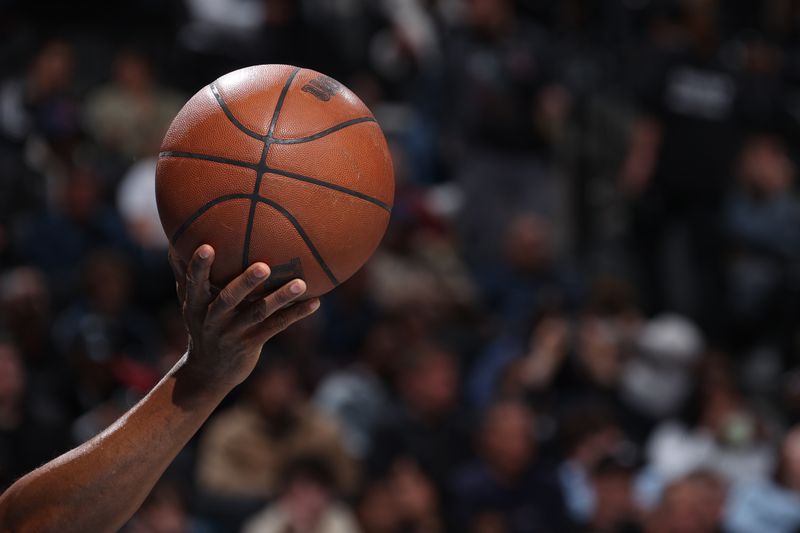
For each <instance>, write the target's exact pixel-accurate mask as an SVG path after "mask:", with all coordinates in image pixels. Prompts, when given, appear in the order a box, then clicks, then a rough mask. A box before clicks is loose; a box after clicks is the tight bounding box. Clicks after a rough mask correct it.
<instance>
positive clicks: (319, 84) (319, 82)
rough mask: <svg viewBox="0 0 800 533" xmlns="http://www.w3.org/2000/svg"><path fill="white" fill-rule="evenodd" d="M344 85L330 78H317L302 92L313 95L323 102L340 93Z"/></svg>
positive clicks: (306, 85)
mask: <svg viewBox="0 0 800 533" xmlns="http://www.w3.org/2000/svg"><path fill="white" fill-rule="evenodd" d="M341 88H342V85H341V84H340V83H339V82H337V81H336V80H334V79H332V78H329V77H328V76H317V77H316V78H314V79H313V80H311V81H309V82H308V83H306V84H305V85H303V88H302V91H303V92H305V93H309V94H312V95H314V96H316V97H317V98H318V99H320V100H322V101H323V102H327V101H328V100H330V99H331V96H333V95H334V94H336V93H338V92H339V91H340V90H341Z"/></svg>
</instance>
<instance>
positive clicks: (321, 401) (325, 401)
mask: <svg viewBox="0 0 800 533" xmlns="http://www.w3.org/2000/svg"><path fill="white" fill-rule="evenodd" d="M366 335H367V337H366V339H365V341H364V346H363V347H362V349H361V353H360V357H359V359H358V360H357V361H356V362H355V363H354V364H353V365H352V366H351V367H349V368H345V369H342V370H339V371H335V372H332V373H331V374H329V375H328V376H327V377H326V378H325V379H324V380H323V381H322V382H321V383H320V384H319V385H318V387H317V391H316V393H315V395H314V403H315V405H316V406H317V408H318V409H319V410H320V411H321V412H323V413H325V414H327V415H329V416H331V417H332V418H334V419H335V420H336V421H337V422H338V423H339V425H340V426H341V428H342V438H343V439H344V443H345V445H346V446H347V449H348V451H349V452H350V454H351V455H352V456H353V457H356V458H358V459H364V458H366V457H367V456H368V455H369V453H370V452H371V451H372V437H373V436H374V433H375V430H376V429H377V427H378V426H379V424H381V423H382V419H383V417H384V416H385V415H386V413H387V411H388V409H389V408H390V405H391V404H390V400H389V391H388V387H387V385H388V384H389V383H390V382H391V378H392V377H393V376H392V370H393V369H394V368H395V366H396V360H397V357H399V352H400V346H401V344H402V342H403V339H402V330H401V326H400V324H399V321H398V320H396V319H394V320H392V319H386V320H383V321H380V322H378V323H377V324H376V325H375V326H374V327H373V328H371V329H370V330H369V332H368V333H367V334H366Z"/></svg>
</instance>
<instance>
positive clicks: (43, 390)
mask: <svg viewBox="0 0 800 533" xmlns="http://www.w3.org/2000/svg"><path fill="white" fill-rule="evenodd" d="M53 303H54V302H53V301H52V295H51V293H50V287H49V286H48V284H47V279H46V278H45V277H44V275H43V274H42V273H41V272H40V271H39V270H37V269H36V268H33V267H27V266H20V267H17V268H15V269H13V270H8V271H7V272H6V273H5V274H3V275H2V276H0V323H1V324H2V325H0V327H4V328H6V329H7V331H8V335H9V338H10V339H11V340H13V341H14V343H15V345H16V346H17V348H18V349H19V353H20V355H21V357H22V360H23V363H24V366H25V368H26V373H27V380H26V381H27V389H28V392H29V394H28V397H27V402H28V406H29V408H30V409H31V410H32V411H33V412H35V413H36V414H37V416H40V417H44V418H45V419H47V420H49V421H51V422H59V423H62V424H65V423H67V422H68V421H69V420H70V419H71V418H72V417H74V416H75V415H76V414H78V405H77V401H76V398H75V394H74V392H75V389H74V384H73V383H71V382H70V375H69V370H70V369H69V365H68V364H67V362H66V361H65V360H64V358H62V357H60V355H61V354H59V353H58V351H57V349H56V346H55V344H54V342H53V335H52V331H51V327H52V323H53V314H54V313H53Z"/></svg>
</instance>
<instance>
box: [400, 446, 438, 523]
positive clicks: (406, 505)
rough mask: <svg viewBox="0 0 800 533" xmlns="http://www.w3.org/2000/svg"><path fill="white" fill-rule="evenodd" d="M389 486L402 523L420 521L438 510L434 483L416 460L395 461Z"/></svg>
mask: <svg viewBox="0 0 800 533" xmlns="http://www.w3.org/2000/svg"><path fill="white" fill-rule="evenodd" d="M389 486H390V490H391V493H392V496H393V500H394V505H395V507H396V509H397V512H398V514H399V515H400V522H401V523H406V524H407V523H411V524H413V523H418V522H419V521H420V520H422V519H424V517H426V516H430V515H431V514H435V513H436V512H437V509H438V500H437V496H436V490H435V489H434V486H433V483H432V482H431V480H430V479H429V478H428V477H427V476H426V475H425V474H424V473H423V472H422V469H420V467H419V466H418V465H417V464H416V463H415V462H414V461H412V460H407V459H400V460H398V461H397V462H395V464H394V465H393V466H392V471H391V477H390V480H389Z"/></svg>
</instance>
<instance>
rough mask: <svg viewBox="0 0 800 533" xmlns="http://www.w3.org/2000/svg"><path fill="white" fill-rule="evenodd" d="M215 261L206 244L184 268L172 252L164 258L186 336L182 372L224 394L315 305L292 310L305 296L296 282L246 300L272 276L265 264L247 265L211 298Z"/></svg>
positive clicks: (312, 301) (306, 303)
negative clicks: (267, 344)
mask: <svg viewBox="0 0 800 533" xmlns="http://www.w3.org/2000/svg"><path fill="white" fill-rule="evenodd" d="M214 257H215V256H214V249H213V248H212V247H211V246H209V245H207V244H204V245H202V246H200V247H199V248H198V249H197V250H195V252H194V255H193V256H192V259H191V261H190V262H189V265H188V266H187V265H185V264H184V263H183V261H181V259H180V258H179V257H178V256H177V255H176V254H175V253H174V251H173V250H170V254H169V258H170V264H171V265H172V267H173V270H174V271H175V278H176V280H177V287H178V298H179V299H180V302H181V305H182V309H183V319H184V322H185V323H186V327H187V329H188V331H189V352H188V358H187V363H186V365H185V367H184V368H185V369H186V370H190V371H191V372H192V374H193V375H194V376H196V377H197V378H198V380H199V382H200V383H202V384H203V386H204V387H205V386H209V385H212V386H213V385H219V386H220V387H223V389H222V390H224V391H225V392H227V390H228V389H230V388H233V387H235V386H236V385H238V384H239V383H241V382H242V381H244V379H245V378H246V377H247V376H248V375H250V372H252V370H253V368H254V367H255V365H256V363H257V362H258V357H259V355H260V353H261V347H262V346H263V345H264V343H265V342H266V341H267V340H269V339H270V338H271V337H273V336H274V335H276V334H277V333H280V332H281V331H283V330H284V329H286V328H287V327H288V326H290V325H291V324H293V323H294V322H296V321H298V320H300V319H301V318H305V317H307V316H308V315H310V314H312V313H313V312H314V311H316V310H317V308H319V300H318V299H317V298H312V299H309V300H305V301H303V302H299V303H297V304H294V305H292V303H293V302H294V301H295V300H296V299H298V298H300V297H302V296H303V294H304V293H305V291H306V284H305V282H304V281H303V280H300V279H295V280H291V281H289V282H288V283H286V284H284V285H283V286H281V287H280V288H278V289H277V290H275V291H274V292H272V293H270V294H268V295H267V296H265V297H263V298H259V299H257V300H255V301H247V300H246V298H247V297H248V296H250V294H251V293H252V292H253V291H254V290H256V289H258V288H259V287H261V286H263V284H264V283H265V282H266V281H267V279H268V278H269V276H270V274H271V272H270V268H269V266H268V265H266V264H264V263H254V264H252V265H250V267H249V268H247V269H246V270H245V271H244V272H243V273H241V274H240V275H239V276H237V277H236V278H234V279H233V281H231V282H230V283H228V285H226V286H225V287H224V288H223V289H222V290H221V291H220V292H219V294H214V293H212V291H211V283H210V281H209V274H210V272H211V266H212V264H213V263H214Z"/></svg>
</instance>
